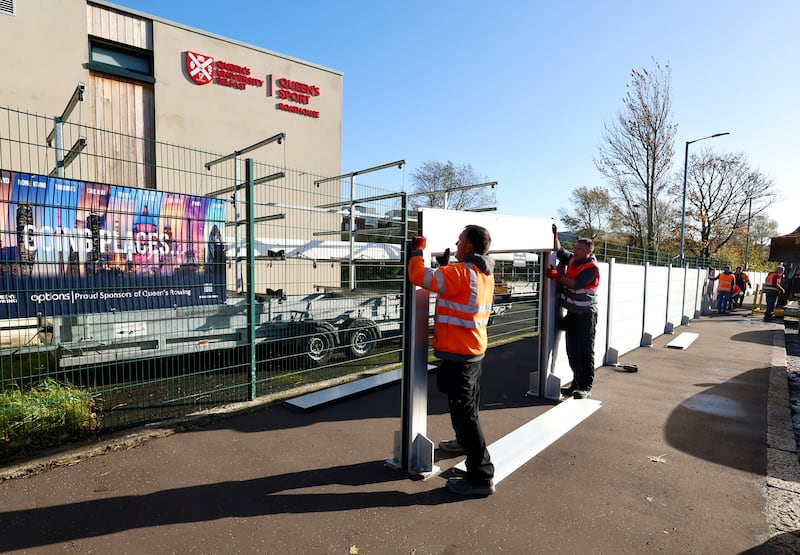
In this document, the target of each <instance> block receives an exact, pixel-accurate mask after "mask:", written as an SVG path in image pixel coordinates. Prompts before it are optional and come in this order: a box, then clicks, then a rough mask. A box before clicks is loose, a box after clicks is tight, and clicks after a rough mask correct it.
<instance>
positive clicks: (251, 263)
mask: <svg viewBox="0 0 800 555" xmlns="http://www.w3.org/2000/svg"><path fill="white" fill-rule="evenodd" d="M253 172H254V165H253V159H252V158H247V159H246V160H245V179H246V180H247V184H246V188H245V203H246V207H245V216H246V217H247V241H246V244H247V332H248V335H249V337H248V341H247V343H248V345H249V347H250V396H249V398H250V400H251V401H252V400H254V399H255V398H256V325H257V324H258V319H257V317H256V287H255V285H256V256H255V236H256V235H255V221H254V214H253V212H254V206H253V201H254V198H255V184H254V183H253V181H254V179H253Z"/></svg>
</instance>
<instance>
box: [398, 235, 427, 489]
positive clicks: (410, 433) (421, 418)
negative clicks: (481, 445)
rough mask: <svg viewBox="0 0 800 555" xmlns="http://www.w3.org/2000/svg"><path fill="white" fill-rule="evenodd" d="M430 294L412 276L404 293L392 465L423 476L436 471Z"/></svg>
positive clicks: (406, 252) (408, 250) (406, 247)
mask: <svg viewBox="0 0 800 555" xmlns="http://www.w3.org/2000/svg"><path fill="white" fill-rule="evenodd" d="M410 249H411V242H410V241H406V245H405V249H404V250H405V255H404V257H403V259H404V260H403V264H404V265H405V266H406V267H407V261H408V255H409V254H410ZM429 300H430V294H429V292H428V291H427V290H426V289H422V288H421V287H416V286H415V285H414V284H412V283H411V282H410V281H409V280H408V278H407V277H406V280H405V287H404V293H403V301H404V305H403V308H404V311H405V313H404V315H403V316H404V318H403V378H402V391H401V395H402V399H401V407H400V426H401V429H400V430H399V431H396V432H395V434H394V458H392V459H390V460H388V461H386V463H387V464H388V465H389V466H391V467H392V468H396V469H398V470H402V471H403V472H407V473H409V474H412V475H415V476H420V477H422V478H423V479H426V478H429V477H431V476H434V475H436V473H438V471H439V469H438V468H437V467H436V466H434V464H433V449H434V446H433V442H432V441H431V440H430V439H428V437H427V419H428V312H429V310H430V304H429Z"/></svg>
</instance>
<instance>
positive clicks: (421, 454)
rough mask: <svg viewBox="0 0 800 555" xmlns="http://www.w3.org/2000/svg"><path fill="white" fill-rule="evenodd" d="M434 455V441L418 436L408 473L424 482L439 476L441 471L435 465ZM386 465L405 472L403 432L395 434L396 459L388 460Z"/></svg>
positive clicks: (413, 444)
mask: <svg viewBox="0 0 800 555" xmlns="http://www.w3.org/2000/svg"><path fill="white" fill-rule="evenodd" d="M433 454H434V446H433V441H431V440H430V439H428V438H427V437H425V436H424V435H422V434H417V436H416V437H415V438H414V441H413V442H412V444H411V460H410V461H409V464H408V473H409V474H410V475H412V476H417V477H419V478H421V479H422V480H427V479H428V478H431V477H433V476H436V475H438V474H439V470H440V469H439V467H438V466H436V465H435V464H433V462H434V460H433ZM386 465H387V466H389V467H390V468H393V469H395V470H403V433H402V431H401V430H395V432H394V457H393V458H391V459H389V460H387V461H386Z"/></svg>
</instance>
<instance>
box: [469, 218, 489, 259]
mask: <svg viewBox="0 0 800 555" xmlns="http://www.w3.org/2000/svg"><path fill="white" fill-rule="evenodd" d="M464 234H465V235H466V237H467V241H469V242H470V244H471V245H472V248H473V249H475V253H476V254H487V253H488V252H489V247H490V246H491V245H492V236H491V235H489V230H488V229H486V228H485V227H481V226H479V225H468V226H467V227H465V228H464Z"/></svg>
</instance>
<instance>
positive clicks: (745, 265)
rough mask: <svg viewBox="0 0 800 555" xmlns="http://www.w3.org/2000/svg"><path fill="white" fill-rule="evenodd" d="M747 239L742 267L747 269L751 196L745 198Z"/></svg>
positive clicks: (751, 210)
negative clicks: (746, 203)
mask: <svg viewBox="0 0 800 555" xmlns="http://www.w3.org/2000/svg"><path fill="white" fill-rule="evenodd" d="M747 202H748V205H747V241H746V242H745V244H744V269H745V271H747V269H748V268H747V261H748V260H749V259H750V216H751V215H752V213H753V197H748V199H747Z"/></svg>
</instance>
